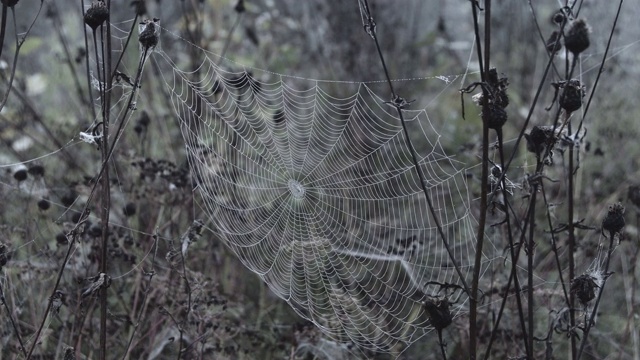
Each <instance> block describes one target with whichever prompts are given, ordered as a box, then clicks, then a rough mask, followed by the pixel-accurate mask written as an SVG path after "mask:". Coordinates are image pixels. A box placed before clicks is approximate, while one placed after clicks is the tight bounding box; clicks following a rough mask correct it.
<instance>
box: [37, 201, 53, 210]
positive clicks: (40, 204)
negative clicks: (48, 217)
mask: <svg viewBox="0 0 640 360" xmlns="http://www.w3.org/2000/svg"><path fill="white" fill-rule="evenodd" d="M38 207H39V208H40V210H43V211H46V210H49V208H50V207H51V203H50V202H49V200H48V199H40V200H39V201H38Z"/></svg>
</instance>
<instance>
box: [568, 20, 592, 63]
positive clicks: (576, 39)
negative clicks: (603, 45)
mask: <svg viewBox="0 0 640 360" xmlns="http://www.w3.org/2000/svg"><path fill="white" fill-rule="evenodd" d="M590 32H591V29H590V28H589V25H587V22H586V21H585V20H584V19H577V20H574V21H573V22H572V23H571V24H569V29H568V30H567V32H566V34H565V35H564V46H565V47H566V48H567V50H569V51H571V52H572V53H573V54H574V55H577V54H580V53H581V52H583V51H585V50H586V49H587V48H588V47H589V44H590V42H589V33H590Z"/></svg>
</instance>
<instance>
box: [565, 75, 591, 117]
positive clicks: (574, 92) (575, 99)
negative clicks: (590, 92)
mask: <svg viewBox="0 0 640 360" xmlns="http://www.w3.org/2000/svg"><path fill="white" fill-rule="evenodd" d="M562 88H563V90H562V95H561V96H560V107H561V108H563V109H564V110H565V111H567V112H574V111H576V110H578V109H580V108H581V107H582V99H583V98H584V95H585V92H586V91H585V88H584V86H582V84H581V83H580V80H576V79H571V80H569V81H568V82H567V83H566V84H564V86H563V87H562Z"/></svg>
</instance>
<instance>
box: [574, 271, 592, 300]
mask: <svg viewBox="0 0 640 360" xmlns="http://www.w3.org/2000/svg"><path fill="white" fill-rule="evenodd" d="M597 288H598V284H596V281H595V279H594V278H593V277H592V276H591V275H587V274H582V275H580V276H578V277H577V278H575V279H572V280H571V292H572V293H574V294H575V295H576V296H577V297H578V300H579V301H580V303H581V304H582V305H587V303H588V302H589V301H591V300H593V299H595V297H596V289H597Z"/></svg>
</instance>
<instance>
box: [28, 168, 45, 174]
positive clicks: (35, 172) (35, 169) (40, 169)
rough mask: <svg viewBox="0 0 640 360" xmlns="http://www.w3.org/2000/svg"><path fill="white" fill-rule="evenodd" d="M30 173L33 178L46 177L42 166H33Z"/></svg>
mask: <svg viewBox="0 0 640 360" xmlns="http://www.w3.org/2000/svg"><path fill="white" fill-rule="evenodd" d="M28 171H29V174H31V175H33V176H44V167H43V166H42V165H33V166H32V167H30V168H29V170H28Z"/></svg>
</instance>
